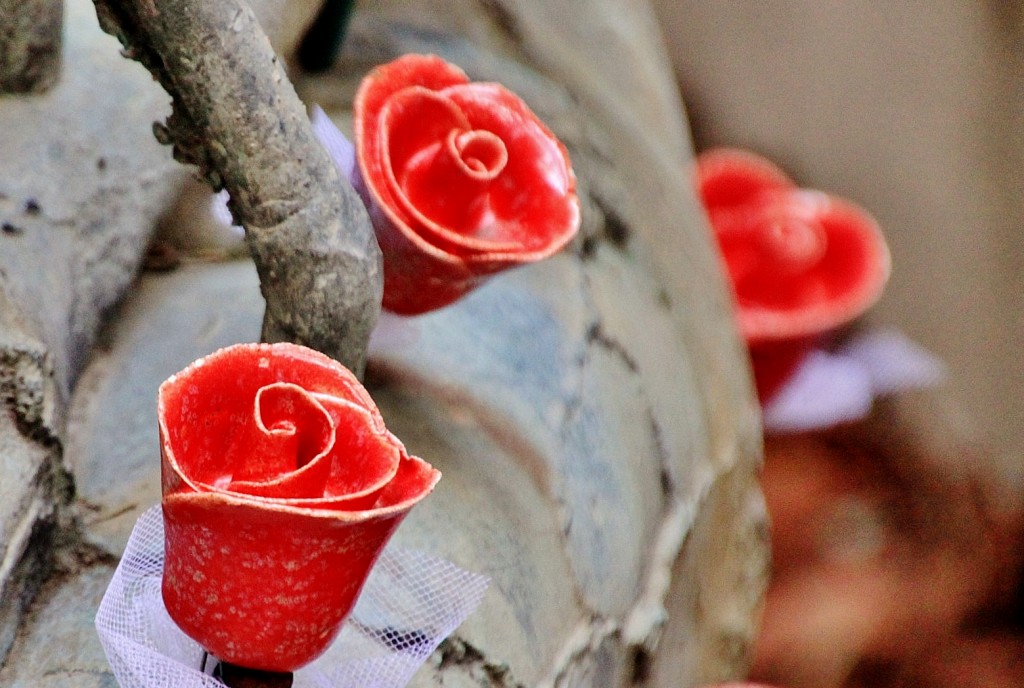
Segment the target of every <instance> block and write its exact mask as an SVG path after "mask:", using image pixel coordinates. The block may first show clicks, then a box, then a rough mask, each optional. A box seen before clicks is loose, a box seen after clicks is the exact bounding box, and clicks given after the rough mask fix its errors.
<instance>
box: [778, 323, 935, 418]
mask: <svg viewBox="0 0 1024 688" xmlns="http://www.w3.org/2000/svg"><path fill="white" fill-rule="evenodd" d="M947 374H948V371H947V369H946V366H945V364H944V363H943V362H942V361H940V360H939V359H938V358H936V357H935V356H934V355H932V354H931V353H929V352H928V351H926V350H925V349H923V348H922V347H920V346H918V345H917V344H915V343H914V342H912V341H910V340H909V339H907V338H906V337H905V336H904V335H903V334H901V333H900V332H897V331H896V330H891V329H881V330H871V331H867V332H864V333H862V334H858V335H856V336H854V337H853V338H852V339H850V340H849V341H847V342H845V343H844V344H843V345H842V346H841V347H839V348H838V349H836V350H834V351H825V350H822V349H815V350H813V351H812V352H811V353H810V354H808V356H807V358H805V359H804V360H803V362H801V364H800V366H799V367H798V368H797V370H796V371H795V372H794V373H793V375H792V377H790V379H789V380H787V381H786V384H785V385H783V387H782V388H781V389H780V390H779V391H778V392H777V393H776V395H775V396H774V397H773V398H772V400H771V401H770V402H769V403H768V404H767V405H766V406H765V408H764V409H763V411H764V427H765V430H766V431H768V432H800V431H807V430H818V429H822V428H826V427H830V426H833V425H838V424H840V423H848V422H852V421H857V420H860V419H862V418H864V417H866V416H867V415H868V413H869V412H870V411H871V406H872V404H873V403H874V400H875V399H876V398H877V397H883V396H888V395H892V394H898V393H900V392H908V391H911V390H915V389H925V388H929V387H936V386H938V385H941V384H942V383H943V382H944V381H945V379H946V377H947Z"/></svg>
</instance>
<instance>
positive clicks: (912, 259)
mask: <svg viewBox="0 0 1024 688" xmlns="http://www.w3.org/2000/svg"><path fill="white" fill-rule="evenodd" d="M654 5H655V8H656V12H657V14H658V19H659V20H660V22H661V24H662V29H663V32H664V34H665V37H666V39H667V42H668V45H669V51H670V55H671V58H672V61H673V66H674V68H675V72H676V75H677V78H678V80H679V84H680V87H681V91H682V95H683V99H684V101H685V106H686V108H687V112H688V116H689V119H690V124H691V127H692V133H693V138H694V145H695V148H696V149H697V151H698V152H699V151H702V150H706V149H708V148H710V147H714V146H731V147H741V148H747V149H750V150H753V151H755V152H758V153H760V154H763V155H765V156H767V157H768V158H770V159H771V160H773V161H775V162H776V163H777V164H779V165H780V166H781V167H782V168H783V169H784V170H786V171H787V172H788V173H789V174H790V175H791V176H792V177H793V178H794V179H795V180H796V181H797V183H798V184H800V185H802V186H808V187H814V188H817V189H821V190H824V191H828V192H831V193H835V194H837V195H839V196H844V197H846V198H848V199H851V200H853V201H855V202H856V203H858V204H860V205H862V206H863V207H865V208H867V209H868V210H869V211H870V212H871V213H872V214H873V215H874V216H875V217H876V218H877V219H878V221H879V223H880V225H881V226H882V229H883V231H884V233H885V235H886V238H887V240H888V243H889V246H890V249H891V251H892V259H893V272H892V277H891V279H890V282H889V284H888V286H887V288H886V292H885V294H884V296H883V298H882V300H881V302H880V303H879V304H878V305H877V306H875V307H874V308H873V309H872V311H871V313H870V314H869V316H868V321H869V323H870V324H874V325H889V326H895V327H897V328H899V329H900V330H902V331H903V332H904V333H905V334H906V335H908V336H909V337H910V338H911V339H912V340H913V341H915V342H917V343H919V344H921V345H923V346H924V347H926V348H927V349H929V350H930V351H931V352H933V353H934V354H936V355H937V356H938V357H939V358H941V359H942V360H943V361H945V362H946V364H948V366H949V371H950V376H949V379H948V382H947V384H945V385H944V386H943V387H942V388H941V389H937V390H932V391H930V392H927V393H923V394H922V393H915V394H910V395H906V396H905V397H904V398H897V399H890V400H887V401H886V402H885V403H883V404H881V405H880V406H879V407H878V408H876V410H875V413H874V414H873V416H872V418H870V419H868V420H867V421H865V422H863V423H860V424H858V425H856V426H855V427H846V428H838V429H833V430H832V431H828V432H819V433H812V434H807V435H802V436H789V437H768V438H767V442H766V468H765V476H764V477H765V491H766V495H767V498H768V501H769V507H770V510H771V511H772V517H773V521H774V526H773V553H774V556H775V578H774V580H773V584H772V589H771V591H770V593H769V596H768V601H767V605H766V611H765V621H764V626H763V629H762V636H761V641H760V643H759V648H758V653H757V657H756V658H755V666H754V676H755V678H761V679H763V680H769V681H772V682H775V683H778V684H779V685H790V686H803V687H807V688H812V687H814V688H824V687H825V686H853V685H864V686H869V685H870V686H888V685H893V686H895V685H899V686H931V685H936V686H937V685H958V686H1019V685H1024V642H1022V641H1021V638H1022V636H1021V631H1022V625H1024V624H1022V622H1024V614H1022V604H1021V599H1022V595H1021V576H1020V571H1021V569H1022V566H1021V554H1020V551H1021V547H1020V545H1021V541H1022V538H1021V535H1022V532H1024V527H1022V523H1024V519H1022V518H1021V513H1022V511H1024V509H1022V506H1024V461H1022V459H1021V457H1022V452H1024V395H1022V394H1021V393H1020V390H1021V389H1022V387H1024V347H1022V344H1021V343H1022V341H1024V337H1022V335H1024V248H1022V246H1024V2H1019V1H1013V2H1003V1H1000V0H982V1H981V2H946V3H936V2H925V1H924V0H908V1H907V2H899V3H884V2H877V1H870V0H772V2H749V0H716V1H715V2H700V1H698V0H655V2H654Z"/></svg>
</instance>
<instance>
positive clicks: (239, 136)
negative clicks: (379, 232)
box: [95, 0, 383, 374]
mask: <svg viewBox="0 0 1024 688" xmlns="http://www.w3.org/2000/svg"><path fill="white" fill-rule="evenodd" d="M95 5H96V11H97V15H98V16H99V19H100V24H101V26H102V27H103V29H104V30H105V31H107V32H108V33H111V34H113V35H115V36H117V38H118V39H119V40H120V41H121V44H122V45H123V46H124V48H125V53H126V55H127V56H128V57H131V58H133V59H136V60H138V61H139V62H141V63H142V64H143V65H145V67H146V68H147V69H149V71H150V72H151V73H152V74H153V76H154V77H155V78H156V79H157V80H158V81H159V82H160V84H161V85H163V87H164V89H166V90H167V92H168V93H170V94H171V97H172V99H173V110H172V114H171V116H170V117H169V118H168V120H167V122H166V123H165V124H160V123H157V124H155V125H154V132H155V134H156V136H157V138H158V139H159V140H160V141H161V142H163V143H167V144H172V145H173V146H174V156H175V158H176V159H178V160H181V161H183V162H187V163H192V164H194V165H197V166H198V167H199V171H200V173H201V174H202V175H203V176H204V177H205V178H206V180H207V181H208V182H209V183H210V184H211V186H213V188H214V189H215V190H216V189H220V188H227V190H228V191H229V193H230V194H231V204H230V207H231V210H232V213H233V214H234V216H235V220H236V222H238V223H239V224H241V225H243V226H244V227H245V230H246V241H247V243H248V246H249V250H250V252H251V253H252V257H253V259H254V260H255V262H256V269H257V271H258V273H259V277H260V288H261V291H262V292H263V297H264V298H265V300H266V304H267V307H266V313H265V315H264V319H263V339H264V341H284V340H288V341H293V342H297V343H301V344H305V345H306V346H310V347H312V348H315V349H318V350H320V351H322V352H324V353H325V354H327V355H329V356H331V357H333V358H336V359H337V360H339V361H341V362H342V363H344V364H345V365H346V366H348V367H349V368H351V369H352V370H354V371H355V372H356V373H357V374H361V372H362V370H363V368H364V366H365V361H366V345H367V342H368V340H369V336H370V332H371V330H372V329H373V326H374V324H375V323H376V320H377V316H378V315H379V313H380V302H381V294H382V284H383V276H382V272H381V262H380V261H381V259H380V250H379V248H378V247H377V243H376V239H375V238H374V234H373V229H372V227H371V225H370V222H369V218H368V217H367V214H366V210H365V208H364V207H363V205H362V203H361V202H360V200H359V198H358V196H357V195H356V193H355V191H354V190H353V189H352V187H351V186H350V185H349V184H348V182H347V181H345V180H343V179H342V178H341V177H340V175H339V174H338V172H337V170H336V169H335V167H334V164H333V163H332V162H331V160H330V158H329V157H328V155H327V153H326V151H324V149H323V148H322V146H321V145H320V144H319V142H318V141H317V140H316V138H315V136H314V134H313V132H312V129H311V127H310V124H309V119H308V117H307V114H306V110H305V108H304V106H303V105H302V103H301V102H300V101H299V99H298V96H297V95H296V94H295V90H294V88H293V87H292V85H291V83H290V82H289V81H288V78H287V76H286V75H285V72H284V67H283V65H282V63H281V61H280V60H279V59H278V57H277V56H276V55H275V54H274V52H273V49H272V48H271V47H270V43H269V41H268V40H267V38H266V36H265V35H264V33H263V31H262V30H261V29H260V27H259V25H258V23H257V21H256V18H255V16H254V14H253V12H252V10H251V9H250V8H249V6H248V5H247V4H245V3H244V2H241V1H240V0H95Z"/></svg>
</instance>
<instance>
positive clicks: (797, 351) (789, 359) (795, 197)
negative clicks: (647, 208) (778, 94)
mask: <svg viewBox="0 0 1024 688" xmlns="http://www.w3.org/2000/svg"><path fill="white" fill-rule="evenodd" d="M696 183H697V192H698V194H699V196H700V198H701V200H702V202H703V204H704V207H705V208H706V210H707V213H708V218H709V220H710V221H711V225H712V227H713V229H714V231H715V236H716V238H717V240H718V246H719V248H720V250H721V254H722V257H723V259H724V261H725V266H726V269H727V271H728V274H729V277H730V280H731V282H732V287H733V291H734V293H735V296H736V304H737V313H738V319H739V325H740V330H741V332H742V334H743V337H744V338H745V340H746V342H747V345H748V346H749V348H750V353H751V358H752V360H753V364H754V375H755V379H756V382H757V388H758V394H759V396H760V397H761V400H762V401H767V400H768V399H770V398H771V396H772V395H773V394H774V392H775V391H777V389H778V388H779V386H780V385H781V384H782V383H783V382H784V381H785V380H786V378H787V377H788V376H789V374H790V373H791V372H792V371H793V370H794V368H795V367H796V365H797V364H798V363H799V362H800V360H801V359H802V358H803V356H804V355H805V354H806V353H807V352H808V351H809V349H810V347H811V346H812V345H813V344H814V343H815V342H816V341H817V340H818V339H819V338H820V337H821V336H822V335H823V334H825V333H827V332H829V331H831V330H834V329H836V328H838V327H839V326H841V325H843V324H845V323H848V322H850V321H851V320H853V319H854V318H856V317H857V316H858V315H860V314H862V313H863V312H864V311H865V310H867V309H868V307H870V306H871V305H872V304H873V303H874V302H875V301H876V300H877V299H878V297H879V296H880V295H881V293H882V288H883V287H884V285H885V282H886V280H887V279H888V276H889V252H888V249H887V247H886V244H885V240H884V238H883V237H882V233H881V231H880V230H879V228H878V225H877V223H876V222H875V221H874V219H872V218H871V216H870V215H868V214H867V213H866V212H865V211H864V210H862V209H860V208H858V207H857V206H855V205H853V204H852V203H849V202H848V201H844V200H842V199H839V198H836V197H834V196H830V195H828V194H824V193H821V192H819V191H811V190H807V189H798V188H796V186H795V185H794V184H793V182H792V181H791V180H790V179H789V178H788V177H787V176H786V175H785V173H783V172H782V171H781V170H780V169H779V168H778V167H776V166H775V165H773V164H772V163H770V162H769V161H767V160H765V159H764V158H761V157H759V156H756V155H754V154H752V153H748V152H746V151H739V150H733V149H716V150H712V151H709V152H707V153H704V154H702V155H700V156H699V157H698V159H697V175H696Z"/></svg>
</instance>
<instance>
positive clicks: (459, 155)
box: [445, 129, 508, 181]
mask: <svg viewBox="0 0 1024 688" xmlns="http://www.w3.org/2000/svg"><path fill="white" fill-rule="evenodd" d="M445 150H446V151H447V152H448V154H449V155H450V156H451V157H452V159H453V160H454V161H455V162H456V163H457V164H458V165H460V166H461V167H462V171H463V172H464V173H465V174H466V175H468V176H470V177H472V178H473V179H476V180H478V181H490V180H492V179H494V178H495V177H497V176H498V175H499V174H501V172H502V170H504V169H505V165H506V164H508V149H507V148H505V142H504V141H502V140H501V139H500V138H499V137H498V135H497V134H494V133H493V132H490V131H484V130H480V129H474V130H470V131H459V130H458V129H452V130H451V132H449V134H448V138H447V140H446V141H445Z"/></svg>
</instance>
